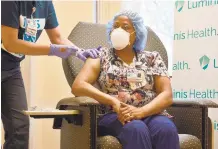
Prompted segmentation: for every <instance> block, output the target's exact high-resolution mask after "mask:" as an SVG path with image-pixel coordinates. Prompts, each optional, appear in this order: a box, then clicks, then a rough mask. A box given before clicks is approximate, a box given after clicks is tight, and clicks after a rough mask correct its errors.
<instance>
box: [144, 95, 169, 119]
mask: <svg viewBox="0 0 218 149" xmlns="http://www.w3.org/2000/svg"><path fill="white" fill-rule="evenodd" d="M172 103H173V99H172V93H171V92H168V91H164V92H162V93H160V94H159V95H158V96H157V97H156V98H154V99H153V100H152V101H151V102H150V103H148V104H147V105H145V106H143V107H142V108H143V111H144V114H145V116H146V117H147V116H151V115H154V114H158V113H160V112H162V111H163V110H164V109H166V108H167V107H169V106H170V105H171V104H172Z"/></svg>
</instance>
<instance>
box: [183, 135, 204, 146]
mask: <svg viewBox="0 0 218 149" xmlns="http://www.w3.org/2000/svg"><path fill="white" fill-rule="evenodd" d="M179 143H180V149H202V147H201V142H200V140H199V139H198V138H197V137H195V136H192V135H188V134H179Z"/></svg>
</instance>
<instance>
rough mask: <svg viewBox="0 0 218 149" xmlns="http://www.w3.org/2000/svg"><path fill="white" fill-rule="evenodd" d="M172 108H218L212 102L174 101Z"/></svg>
mask: <svg viewBox="0 0 218 149" xmlns="http://www.w3.org/2000/svg"><path fill="white" fill-rule="evenodd" d="M172 107H193V108H199V107H200V108H218V104H216V103H215V102H213V101H211V100H174V101H173V104H172Z"/></svg>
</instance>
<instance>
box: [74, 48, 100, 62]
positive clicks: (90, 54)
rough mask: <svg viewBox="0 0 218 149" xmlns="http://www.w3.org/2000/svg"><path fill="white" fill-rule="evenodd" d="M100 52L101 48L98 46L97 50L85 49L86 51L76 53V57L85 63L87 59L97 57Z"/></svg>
mask: <svg viewBox="0 0 218 149" xmlns="http://www.w3.org/2000/svg"><path fill="white" fill-rule="evenodd" d="M100 51H101V46H99V47H98V48H97V49H87V50H81V51H78V52H77V53H76V56H77V57H78V58H79V59H81V60H83V61H85V60H86V59H87V58H89V57H91V58H94V59H95V58H98V57H99V53H100Z"/></svg>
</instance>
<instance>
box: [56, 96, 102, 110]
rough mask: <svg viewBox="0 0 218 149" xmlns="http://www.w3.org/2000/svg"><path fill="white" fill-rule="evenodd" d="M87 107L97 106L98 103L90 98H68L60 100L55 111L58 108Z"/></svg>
mask: <svg viewBox="0 0 218 149" xmlns="http://www.w3.org/2000/svg"><path fill="white" fill-rule="evenodd" d="M88 105H90V106H91V105H96V106H97V105H99V102H98V101H96V100H95V99H92V98H90V97H84V96H80V97H68V98H64V99H62V100H60V101H59V102H58V104H57V107H56V109H59V108H60V106H88Z"/></svg>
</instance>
